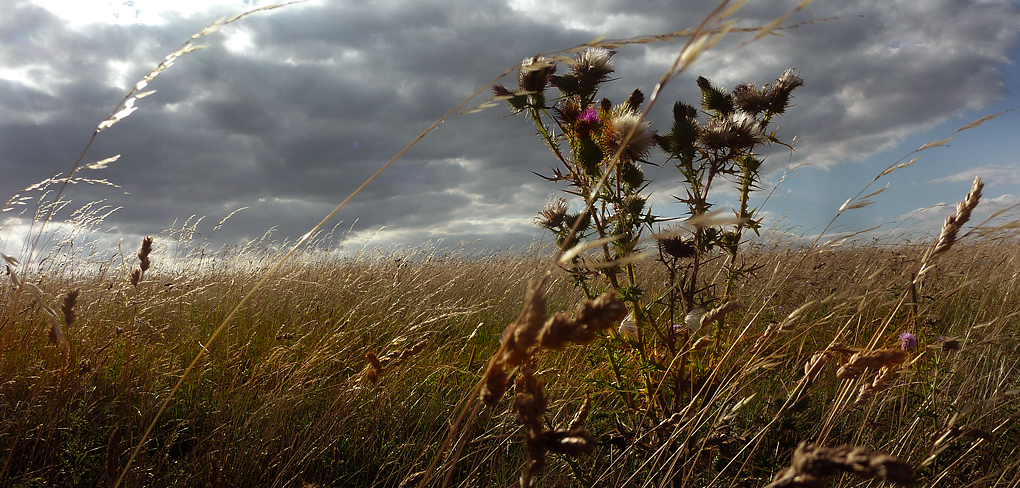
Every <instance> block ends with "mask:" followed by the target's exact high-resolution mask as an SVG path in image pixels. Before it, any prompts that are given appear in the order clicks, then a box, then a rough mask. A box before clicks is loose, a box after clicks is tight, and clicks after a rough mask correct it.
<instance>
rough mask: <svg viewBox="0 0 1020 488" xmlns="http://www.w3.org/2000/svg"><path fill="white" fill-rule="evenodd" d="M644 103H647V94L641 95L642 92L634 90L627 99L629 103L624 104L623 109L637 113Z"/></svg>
mask: <svg viewBox="0 0 1020 488" xmlns="http://www.w3.org/2000/svg"><path fill="white" fill-rule="evenodd" d="M642 103H645V94H644V93H641V90H634V91H632V92H631V93H630V96H629V97H627V101H626V102H623V107H624V108H625V109H627V110H630V111H633V112H637V109H638V107H640V106H641V104H642Z"/></svg>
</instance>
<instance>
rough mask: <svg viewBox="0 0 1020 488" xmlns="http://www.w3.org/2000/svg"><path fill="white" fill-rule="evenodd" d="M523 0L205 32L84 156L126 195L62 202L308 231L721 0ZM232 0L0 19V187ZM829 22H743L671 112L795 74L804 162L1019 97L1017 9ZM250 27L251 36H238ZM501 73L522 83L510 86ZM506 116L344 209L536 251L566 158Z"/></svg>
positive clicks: (399, 7)
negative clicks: (115, 17) (194, 11)
mask: <svg viewBox="0 0 1020 488" xmlns="http://www.w3.org/2000/svg"><path fill="white" fill-rule="evenodd" d="M539 3H540V4H541V5H539ZM695 3H697V2H695ZM532 4H534V5H535V6H532ZM795 4H796V2H786V5H785V6H786V8H791V7H793V6H794V5H795ZM512 5H513V6H511V4H508V3H507V2H502V1H491V0H487V1H478V2H470V3H465V2H461V1H452V0H450V1H446V2H441V1H437V2H411V1H383V2H370V3H368V4H366V3H364V2H353V1H351V2H339V1H338V2H328V3H321V4H314V3H310V4H300V5H296V6H291V7H285V8H282V9H278V10H273V11H270V12H263V13H259V14H255V15H253V16H250V17H247V18H245V19H243V20H241V21H239V22H237V23H235V24H231V25H230V26H227V27H225V28H224V29H223V31H222V36H221V34H214V35H212V36H209V37H206V38H203V39H201V40H200V41H201V42H202V43H206V44H209V46H208V47H207V48H206V49H204V50H202V51H199V52H196V53H192V54H188V55H186V56H184V57H182V58H181V59H179V60H178V61H177V63H176V64H175V65H174V66H172V67H171V68H170V69H168V70H167V71H166V72H165V73H164V74H162V75H160V77H158V78H157V79H156V80H155V82H154V83H153V84H152V85H151V86H150V87H148V88H151V89H156V90H157V93H155V94H154V95H152V96H150V97H148V98H144V99H142V100H139V101H138V106H139V110H138V111H137V112H136V113H134V114H133V115H131V116H130V117H128V118H127V119H125V120H124V121H122V122H120V123H118V124H117V125H115V126H114V127H113V128H111V129H109V130H107V131H105V132H103V133H102V134H100V136H99V138H98V139H97V142H96V144H95V146H94V147H93V148H92V150H91V151H90V152H89V155H88V156H87V157H86V159H87V160H89V161H91V160H97V159H103V158H105V157H109V156H111V155H113V154H122V157H121V159H120V160H119V161H117V162H116V163H113V164H112V165H111V166H110V167H109V169H106V170H102V171H83V172H82V173H81V174H80V175H81V176H88V177H93V178H106V179H109V180H110V181H113V182H115V183H117V184H119V185H121V186H122V190H115V189H111V188H108V187H105V186H82V185H78V186H76V187H75V188H73V190H72V191H71V193H70V194H69V197H70V198H71V199H73V200H74V201H75V202H76V203H79V204H84V203H85V202H88V201H92V200H99V199H103V200H106V203H108V204H110V205H115V206H122V207H123V208H122V209H121V210H119V211H118V212H117V213H116V214H114V216H111V218H110V219H108V222H107V224H108V225H116V226H117V227H118V229H119V231H120V232H124V233H128V234H132V233H133V234H148V233H155V232H159V231H160V230H163V229H166V228H167V227H169V226H170V225H171V224H172V223H173V222H174V221H175V220H178V221H180V220H183V219H187V218H188V217H189V216H191V215H208V216H209V219H208V220H209V223H208V225H209V227H212V226H213V225H215V222H216V221H218V220H219V219H220V218H222V217H223V216H225V215H227V214H229V213H230V212H231V211H233V210H235V209H237V208H240V207H248V208H247V209H246V210H244V211H242V212H240V213H238V214H237V215H236V216H234V217H233V218H232V219H231V220H230V222H229V223H228V224H227V225H225V226H224V227H223V229H221V230H220V231H218V236H219V238H220V239H224V240H238V239H250V238H255V237H258V236H261V235H262V234H263V233H264V232H265V231H266V230H267V229H269V228H271V227H276V228H277V229H278V231H277V233H276V235H277V236H281V237H291V238H293V237H297V236H300V235H301V234H304V233H305V232H307V231H308V230H309V229H310V228H311V226H312V225H314V224H315V223H316V222H317V221H318V220H319V219H320V218H321V217H322V216H324V215H325V214H326V213H328V212H329V210H331V209H332V208H333V206H335V205H336V204H337V203H339V202H340V201H341V200H343V198H345V197H346V196H347V195H348V194H349V193H350V192H351V191H353V190H354V189H355V188H356V187H357V186H358V185H360V184H361V183H362V182H363V181H364V180H365V179H366V178H368V177H369V176H370V175H371V174H372V173H374V172H375V171H376V170H377V169H378V168H379V167H380V166H381V165H382V164H384V163H385V162H386V161H388V160H389V159H390V158H392V157H393V156H394V155H395V154H396V153H397V152H398V151H400V150H401V149H402V148H403V147H404V146H405V145H406V144H408V143H409V142H410V141H412V140H414V138H415V137H417V135H418V134H419V133H421V132H422V131H423V130H425V129H426V128H427V127H428V126H429V125H430V124H432V123H433V122H434V121H435V120H437V119H438V118H439V117H441V116H442V115H443V114H444V113H446V112H447V111H449V110H450V109H451V108H452V107H453V106H455V105H456V104H457V103H459V102H461V101H462V100H463V99H464V98H466V97H467V96H468V95H470V94H471V93H472V92H474V91H475V90H477V89H479V88H482V87H486V86H487V85H488V83H489V82H490V81H491V80H492V79H493V78H494V77H496V76H497V75H499V74H500V73H502V72H503V71H505V70H506V69H508V68H510V67H512V66H513V65H514V64H515V63H518V62H520V60H521V59H522V58H524V57H526V56H530V55H532V54H535V53H539V52H549V51H553V50H558V49H562V48H566V47H569V46H573V45H577V44H580V43H583V42H586V41H588V40H590V39H592V38H594V37H596V36H600V35H607V36H609V37H626V36H635V35H641V34H657V33H665V32H670V31H675V30H679V29H682V28H688V27H693V26H694V25H696V24H697V23H698V22H699V21H700V19H701V16H703V15H705V14H706V13H707V12H708V11H709V10H710V9H711V6H710V5H701V6H697V7H694V8H688V7H682V6H678V4H677V2H671V1H656V2H651V1H649V2H634V1H622V0H618V1H611V0H600V1H596V2H591V1H587V0H586V1H580V0H578V1H558V2H555V3H552V4H549V3H548V2H529V1H526V0H524V1H518V2H512ZM780 12H781V10H780V7H776V6H774V5H773V6H770V7H769V8H764V7H761V6H756V5H748V6H747V7H745V9H744V10H742V11H741V16H742V17H741V20H740V21H739V24H738V25H761V24H764V23H766V22H768V21H770V20H771V19H772V18H773V17H774V16H775V15H777V14H778V13H780ZM233 13H236V11H235V10H233V9H230V8H226V7H223V6H217V7H215V8H214V9H213V10H210V11H209V12H208V13H207V14H203V15H201V16H192V17H183V16H180V15H171V16H168V17H167V18H165V19H164V22H163V23H162V24H160V25H100V24H93V25H88V26H84V27H75V26H71V25H68V24H67V23H66V22H64V21H63V20H62V19H60V18H59V17H58V16H56V15H54V14H52V13H50V12H49V11H47V10H45V9H42V8H40V7H35V6H33V5H32V4H30V3H28V2H18V3H16V4H15V5H14V6H13V7H12V8H10V9H9V10H8V11H7V12H5V13H3V14H0V33H2V39H3V43H2V46H0V67H2V68H3V69H5V70H7V72H9V73H12V72H16V73H20V74H19V76H15V77H12V76H10V75H5V76H0V78H8V79H0V110H2V114H3V115H2V118H0V158H2V159H0V165H2V169H3V174H4V177H3V179H2V182H0V195H6V196H9V195H13V194H14V193H16V192H18V191H19V190H20V189H21V188H23V187H25V186H27V185H29V184H32V183H34V182H36V181H39V180H41V179H43V178H46V177H49V176H51V175H53V174H56V173H59V172H66V171H67V169H68V168H69V167H70V164H71V162H73V160H74V159H75V158H76V157H77V154H78V152H80V150H81V148H82V147H83V146H84V144H85V142H86V141H87V138H88V135H89V134H90V133H91V131H92V130H93V129H94V128H95V126H96V124H97V123H98V122H99V121H101V120H103V119H104V118H106V117H107V116H108V115H109V113H110V111H111V110H113V109H114V107H115V105H116V103H117V102H118V101H119V100H120V99H121V98H122V97H123V96H124V94H125V93H126V92H127V90H128V89H129V88H130V86H131V85H132V84H133V83H134V82H135V81H136V80H138V79H139V78H141V77H142V76H143V75H145V73H147V72H148V70H150V69H152V67H154V66H155V65H156V64H158V63H159V62H160V61H161V60H162V59H163V56H165V55H166V54H168V53H170V52H172V51H173V50H174V49H176V48H177V47H178V46H179V45H180V43H181V42H183V41H184V40H186V39H187V38H188V37H189V36H190V35H191V34H193V33H194V32H197V31H198V30H200V29H201V28H202V27H204V26H205V25H206V24H208V23H209V22H210V21H212V20H213V19H215V18H216V17H217V16H220V15H231V14H233ZM860 15H865V16H866V17H864V18H862V17H860ZM829 17H838V18H836V19H834V20H829V21H827V22H822V23H817V24H810V25H805V26H802V27H800V28H798V29H792V30H787V31H784V32H783V35H784V37H783V38H767V39H764V40H762V41H760V42H759V43H756V44H753V45H751V46H748V47H746V48H744V49H741V50H738V51H731V48H732V47H733V46H734V44H735V43H737V42H740V41H743V40H746V39H747V37H746V36H744V37H740V36H739V35H738V36H735V37H734V38H733V40H732V41H729V42H728V43H727V42H725V41H724V43H723V44H720V45H719V46H718V47H717V48H716V49H714V50H713V51H712V52H710V53H709V54H708V55H706V56H705V58H704V59H703V60H702V61H701V62H699V64H697V65H696V66H695V68H694V69H693V70H692V73H691V74H690V76H687V77H681V78H680V79H678V80H676V81H675V82H674V84H673V85H670V86H668V87H667V88H666V90H665V91H664V93H663V100H662V101H661V102H660V105H659V106H658V107H657V108H656V110H655V111H653V113H652V117H651V119H652V120H653V122H654V123H655V126H656V127H665V126H666V124H668V118H667V114H668V110H669V107H670V106H671V105H672V102H673V101H674V100H676V99H677V98H683V99H684V100H686V101H688V102H696V101H697V92H696V88H695V86H694V83H693V79H694V78H695V77H696V76H697V75H700V74H703V75H705V76H707V77H709V78H712V79H713V80H714V81H716V82H717V83H718V84H722V85H724V86H726V87H728V88H732V87H733V85H735V84H736V83H739V82H743V81H753V82H756V83H758V84H763V83H766V82H768V81H770V80H772V79H774V78H775V77H777V76H779V75H780V74H781V73H782V72H783V71H784V70H785V69H786V68H790V67H793V68H797V69H798V72H799V74H800V75H801V76H802V77H803V78H804V79H805V80H806V82H807V85H806V86H805V87H804V88H802V89H799V90H798V91H797V92H796V93H795V100H794V102H795V103H796V106H795V107H794V108H792V109H791V111H790V113H789V115H788V116H787V117H785V118H784V119H782V122H781V124H782V129H781V133H780V138H781V139H784V140H789V139H790V138H792V137H793V136H794V135H796V136H797V137H798V140H799V141H800V142H799V144H798V145H799V146H800V147H799V150H798V152H797V153H796V155H795V158H797V160H798V161H811V162H813V163H816V164H820V165H823V166H825V165H834V164H839V163H841V162H846V161H848V160H853V159H857V158H860V157H862V156H864V155H867V154H869V153H873V152H875V151H878V150H880V149H882V148H884V147H887V146H889V145H890V144H893V143H895V142H896V141H898V140H900V139H901V138H903V137H904V136H905V135H907V134H909V133H911V132H912V131H915V130H918V129H919V128H922V127H927V126H930V125H932V124H933V123H935V122H937V121H940V120H944V119H946V118H947V117H950V116H953V115H955V114H958V113H960V112H961V111H962V110H965V109H972V108H978V107H982V106H985V105H987V104H989V103H991V102H992V101H994V100H995V99H996V97H998V96H1000V95H1001V94H1002V93H1003V90H1004V87H1003V86H1002V81H1001V77H1000V75H999V74H998V72H997V71H996V69H997V67H998V66H1000V65H1001V64H1002V63H1005V62H1007V61H1008V60H1007V58H1006V53H1007V52H1008V50H1009V49H1010V47H1011V46H1013V45H1014V44H1015V42H1016V36H1017V27H1016V26H1017V25H1020V16H1018V15H1017V10H1016V7H1015V6H1013V5H1012V4H1009V3H1004V2H1003V3H974V2H952V1H941V2H821V1H819V2H815V4H813V5H812V6H810V7H809V8H808V9H807V10H805V11H803V12H801V13H799V14H797V15H796V16H795V17H794V18H793V19H791V22H796V21H804V20H809V19H815V18H829ZM245 36H247V39H248V40H249V44H247V45H245V44H243V43H241V44H238V46H240V47H238V48H236V49H232V48H231V46H232V45H233V44H232V42H234V41H236V40H238V39H242V38H244V37H245ZM681 41H682V40H681ZM680 45H681V44H680V42H671V43H661V44H653V45H640V46H629V47H623V48H621V49H620V53H619V54H618V55H617V57H616V58H615V60H616V63H617V67H618V74H619V75H620V76H621V78H622V79H621V80H620V81H618V82H616V83H614V84H612V85H610V86H607V90H606V92H605V94H606V95H607V96H609V97H610V98H611V99H613V101H614V102H619V101H622V100H623V98H625V97H626V96H627V94H628V93H629V92H630V90H632V89H633V88H636V87H639V88H641V89H642V90H644V91H645V93H650V92H651V90H652V87H653V86H654V84H655V83H656V82H657V81H658V79H659V77H660V76H661V75H662V73H663V70H664V69H665V68H666V67H667V66H668V63H670V62H671V61H672V58H673V57H674V56H675V55H676V50H677V49H679V46H680ZM503 82H504V83H507V84H508V85H512V84H514V79H513V76H511V77H510V78H507V79H505V80H503ZM118 83H119V85H117V84H118ZM485 96H488V92H487V91H486V92H485ZM479 102H481V99H478V100H476V101H475V102H473V103H472V104H469V106H468V107H467V108H471V107H472V106H474V105H475V104H477V103H479ZM506 114H507V111H506V110H505V107H495V108H491V109H489V110H486V111H483V112H481V113H476V114H472V115H458V116H454V117H453V118H451V119H449V120H447V121H446V122H445V123H444V124H443V125H442V126H440V127H439V129H437V130H436V131H435V132H433V133H432V134H430V135H429V136H428V137H427V138H426V139H424V140H423V141H422V142H421V143H420V144H419V145H417V146H416V147H414V148H412V149H411V150H410V151H409V152H408V153H407V154H406V155H405V156H404V157H403V158H402V159H400V160H399V161H397V163H395V164H394V166H392V167H391V168H390V169H389V170H388V171H387V172H385V173H384V174H383V175H382V176H381V177H380V178H379V179H378V180H377V181H375V182H374V183H373V184H372V185H370V186H369V187H368V188H366V190H365V191H364V192H363V193H362V194H360V195H359V196H358V197H357V198H356V199H355V200H354V201H353V202H352V203H351V205H350V206H349V207H348V208H346V209H345V210H344V211H343V212H341V214H340V215H339V216H338V217H337V218H338V219H340V220H343V221H344V222H345V225H347V224H348V223H349V224H353V223H354V221H355V220H357V225H356V227H355V229H356V230H359V229H360V230H365V231H367V232H374V231H376V230H377V229H379V228H381V227H384V226H387V230H386V231H383V232H380V233H377V234H375V235H376V236H377V238H378V239H379V240H380V241H385V240H386V239H390V240H401V239H408V240H415V239H435V238H437V237H441V236H442V235H443V234H444V233H446V234H451V235H453V236H455V238H456V239H461V238H475V237H483V236H488V237H487V239H490V240H491V241H492V242H493V243H497V245H499V244H501V243H502V242H513V243H522V242H526V241H529V240H530V239H531V238H532V236H534V235H537V232H536V231H535V230H534V229H533V228H532V227H531V226H530V217H531V216H532V215H533V214H534V212H535V211H536V210H538V209H539V208H541V206H542V205H543V204H544V202H545V200H546V199H547V198H548V196H549V195H550V194H551V193H552V192H554V191H555V189H554V188H553V187H552V186H551V185H548V184H546V183H544V182H543V181H541V180H539V179H538V178H537V177H535V176H534V175H533V174H531V171H537V172H540V173H543V174H548V173H549V172H550V168H552V167H553V166H554V160H553V159H552V158H551V157H550V156H549V155H548V152H547V150H546V149H543V146H542V144H541V142H540V141H539V140H538V139H537V138H535V137H534V129H533V128H531V127H530V126H529V125H528V124H527V122H526V121H525V120H524V119H523V118H520V117H515V118H504V116H505V115H506ZM780 159H782V160H783V161H785V160H786V159H787V158H785V157H784V158H776V160H780ZM770 164H772V163H771V162H770ZM649 174H650V176H653V177H656V178H660V177H661V178H663V179H664V183H662V184H659V185H657V186H655V187H653V190H655V191H656V192H658V193H660V194H661V195H665V194H666V193H667V192H670V191H672V192H674V193H677V192H679V191H680V189H677V188H674V187H675V181H676V180H677V178H676V177H675V176H674V175H673V174H672V173H668V172H667V170H666V169H664V170H659V171H656V170H653V169H650V170H649ZM660 175H661V176H660ZM125 191H126V192H128V193H130V194H129V195H125V194H123V192H125ZM387 236H389V237H387Z"/></svg>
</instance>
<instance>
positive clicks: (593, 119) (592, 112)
mask: <svg viewBox="0 0 1020 488" xmlns="http://www.w3.org/2000/svg"><path fill="white" fill-rule="evenodd" d="M577 121H578V122H582V123H585V124H590V125H595V124H598V123H599V111H598V109H596V108H595V107H588V108H586V109H584V111H583V112H581V115H580V116H579V117H578V118H577Z"/></svg>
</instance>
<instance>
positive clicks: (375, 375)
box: [364, 352, 382, 385]
mask: <svg viewBox="0 0 1020 488" xmlns="http://www.w3.org/2000/svg"><path fill="white" fill-rule="evenodd" d="M365 359H367V360H368V364H367V365H365V372H364V374H365V379H366V380H368V382H369V383H372V384H373V385H375V384H378V383H379V375H381V374H382V362H381V361H379V356H376V355H375V354H374V353H371V352H368V353H365Z"/></svg>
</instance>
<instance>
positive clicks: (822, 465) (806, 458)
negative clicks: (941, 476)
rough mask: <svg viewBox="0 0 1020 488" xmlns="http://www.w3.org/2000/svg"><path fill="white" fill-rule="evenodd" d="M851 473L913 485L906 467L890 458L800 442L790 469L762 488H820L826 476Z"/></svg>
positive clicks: (860, 449)
mask: <svg viewBox="0 0 1020 488" xmlns="http://www.w3.org/2000/svg"><path fill="white" fill-rule="evenodd" d="M842 473H853V474H855V475H857V476H862V477H865V478H877V479H879V480H884V481H889V482H892V483H895V484H897V485H900V486H913V485H914V483H915V481H914V470H913V468H912V467H911V466H910V464H908V463H906V462H904V461H901V460H899V459H897V458H895V457H893V456H889V455H886V454H881V453H877V452H874V451H871V450H870V449H867V448H864V447H857V446H849V445H846V446H840V447H835V448H831V447H823V446H818V445H815V444H810V443H807V442H801V443H800V445H798V446H797V449H796V450H795V451H794V453H793V462H792V463H791V465H790V467H789V468H787V469H786V470H784V471H781V472H779V473H778V474H777V475H776V477H775V479H773V480H772V482H771V483H769V484H768V485H765V488H792V487H798V488H822V487H823V486H825V483H826V481H827V479H828V478H829V477H832V476H836V475H839V474H842Z"/></svg>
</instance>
